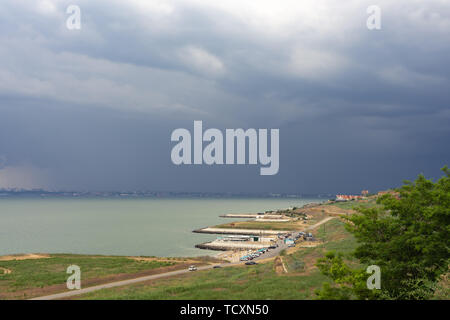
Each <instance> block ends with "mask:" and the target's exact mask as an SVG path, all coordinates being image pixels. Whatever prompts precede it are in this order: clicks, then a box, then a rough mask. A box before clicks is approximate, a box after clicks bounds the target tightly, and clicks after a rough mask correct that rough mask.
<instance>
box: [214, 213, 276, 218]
mask: <svg viewBox="0 0 450 320" xmlns="http://www.w3.org/2000/svg"><path fill="white" fill-rule="evenodd" d="M219 217H221V218H247V219H261V220H265V219H274V220H275V219H277V220H278V219H283V218H284V216H283V215H281V214H256V213H226V214H222V215H220V216H219Z"/></svg>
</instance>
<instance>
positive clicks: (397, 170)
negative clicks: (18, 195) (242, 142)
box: [0, 0, 450, 193]
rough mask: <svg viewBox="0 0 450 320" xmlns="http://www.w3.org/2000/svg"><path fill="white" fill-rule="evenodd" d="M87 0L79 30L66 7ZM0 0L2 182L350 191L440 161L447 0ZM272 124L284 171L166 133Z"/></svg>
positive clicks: (449, 102)
mask: <svg viewBox="0 0 450 320" xmlns="http://www.w3.org/2000/svg"><path fill="white" fill-rule="evenodd" d="M69 4H77V5H79V6H80V8H81V23H82V27H81V30H68V29H67V28H66V19H67V17H68V14H66V8H67V6H68V5H69ZM372 4H374V3H373V1H365V0H364V1H345V2H344V1H334V0H315V1H312V0H311V1H268V0H263V1H234V0H233V1H220V2H218V1H217V2H216V1H214V2H213V1H206V0H205V1H203V0H190V1H138V0H131V1H119V0H109V1H92V0H90V1H25V0H9V1H3V2H2V5H1V7H0V188H2V187H26V188H31V187H45V188H51V189H71V190H78V189H83V190H86V189H87V190H136V189H138V190H177V191H218V192H227V191H236V192H238V191H256V192H266V191H268V192H303V193H315V192H331V193H334V192H357V191H360V190H361V189H362V188H368V189H370V190H378V189H382V188H386V187H389V186H395V185H398V184H400V183H401V181H402V179H411V178H414V177H415V175H416V174H418V173H420V172H423V173H425V174H427V175H428V176H432V177H438V176H439V175H440V173H439V168H440V167H442V166H443V165H444V164H448V162H449V161H448V160H449V158H450V157H449V156H450V148H449V147H448V145H449V140H450V128H449V123H450V94H449V92H450V64H449V57H450V41H449V39H450V1H448V0H439V1H438V0H426V1H425V0H423V1H411V0H397V1H377V2H376V4H377V5H378V6H380V8H381V13H382V16H381V17H382V28H381V30H376V31H370V30H368V29H367V28H366V19H367V17H368V14H367V13H366V8H367V7H368V6H369V5H372ZM194 120H203V124H204V126H206V127H213V128H219V129H222V130H224V129H225V128H240V127H241V128H279V129H280V171H279V173H278V174H277V175H276V176H270V177H268V176H263V177H262V176H260V175H259V166H222V167H219V166H212V167H208V166H180V167H176V166H174V165H173V164H172V163H171V161H170V150H171V147H172V146H173V144H172V143H171V142H170V134H171V132H172V130H174V129H176V128H180V127H183V128H188V129H190V130H192V125H193V121H194Z"/></svg>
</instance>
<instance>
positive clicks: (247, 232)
mask: <svg viewBox="0 0 450 320" xmlns="http://www.w3.org/2000/svg"><path fill="white" fill-rule="evenodd" d="M192 232H195V233H209V234H238V235H257V236H274V235H282V234H285V233H289V232H291V231H283V230H261V229H237V228H229V229H225V228H210V227H206V228H203V229H197V230H194V231H192Z"/></svg>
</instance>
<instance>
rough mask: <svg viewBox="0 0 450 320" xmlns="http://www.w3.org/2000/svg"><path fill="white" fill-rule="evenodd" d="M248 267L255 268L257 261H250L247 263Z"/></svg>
mask: <svg viewBox="0 0 450 320" xmlns="http://www.w3.org/2000/svg"><path fill="white" fill-rule="evenodd" d="M245 264H246V265H247V266H253V265H255V264H257V263H256V262H255V261H248V262H246V263H245Z"/></svg>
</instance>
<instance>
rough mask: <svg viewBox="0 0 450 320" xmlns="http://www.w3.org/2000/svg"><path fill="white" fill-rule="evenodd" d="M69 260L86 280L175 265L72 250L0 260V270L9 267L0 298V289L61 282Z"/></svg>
mask: <svg viewBox="0 0 450 320" xmlns="http://www.w3.org/2000/svg"><path fill="white" fill-rule="evenodd" d="M72 264H75V265H78V266H79V267H80V268H81V277H82V279H83V280H86V279H93V278H104V277H107V276H110V275H117V274H123V273H137V272H140V271H144V270H149V269H155V268H160V267H165V266H171V265H175V264H176V261H157V260H153V261H136V260H133V259H130V258H127V257H113V256H88V255H73V254H70V255H69V254H53V255H51V256H50V257H49V258H42V259H30V260H12V261H0V270H3V269H2V268H4V269H8V270H10V271H11V273H5V272H3V274H1V275H0V298H1V293H6V292H14V291H17V290H26V289H30V288H43V287H45V286H51V285H57V284H64V283H65V282H66V280H67V277H68V274H67V273H66V270H67V267H68V266H69V265H72ZM3 271H4V270H3Z"/></svg>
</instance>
